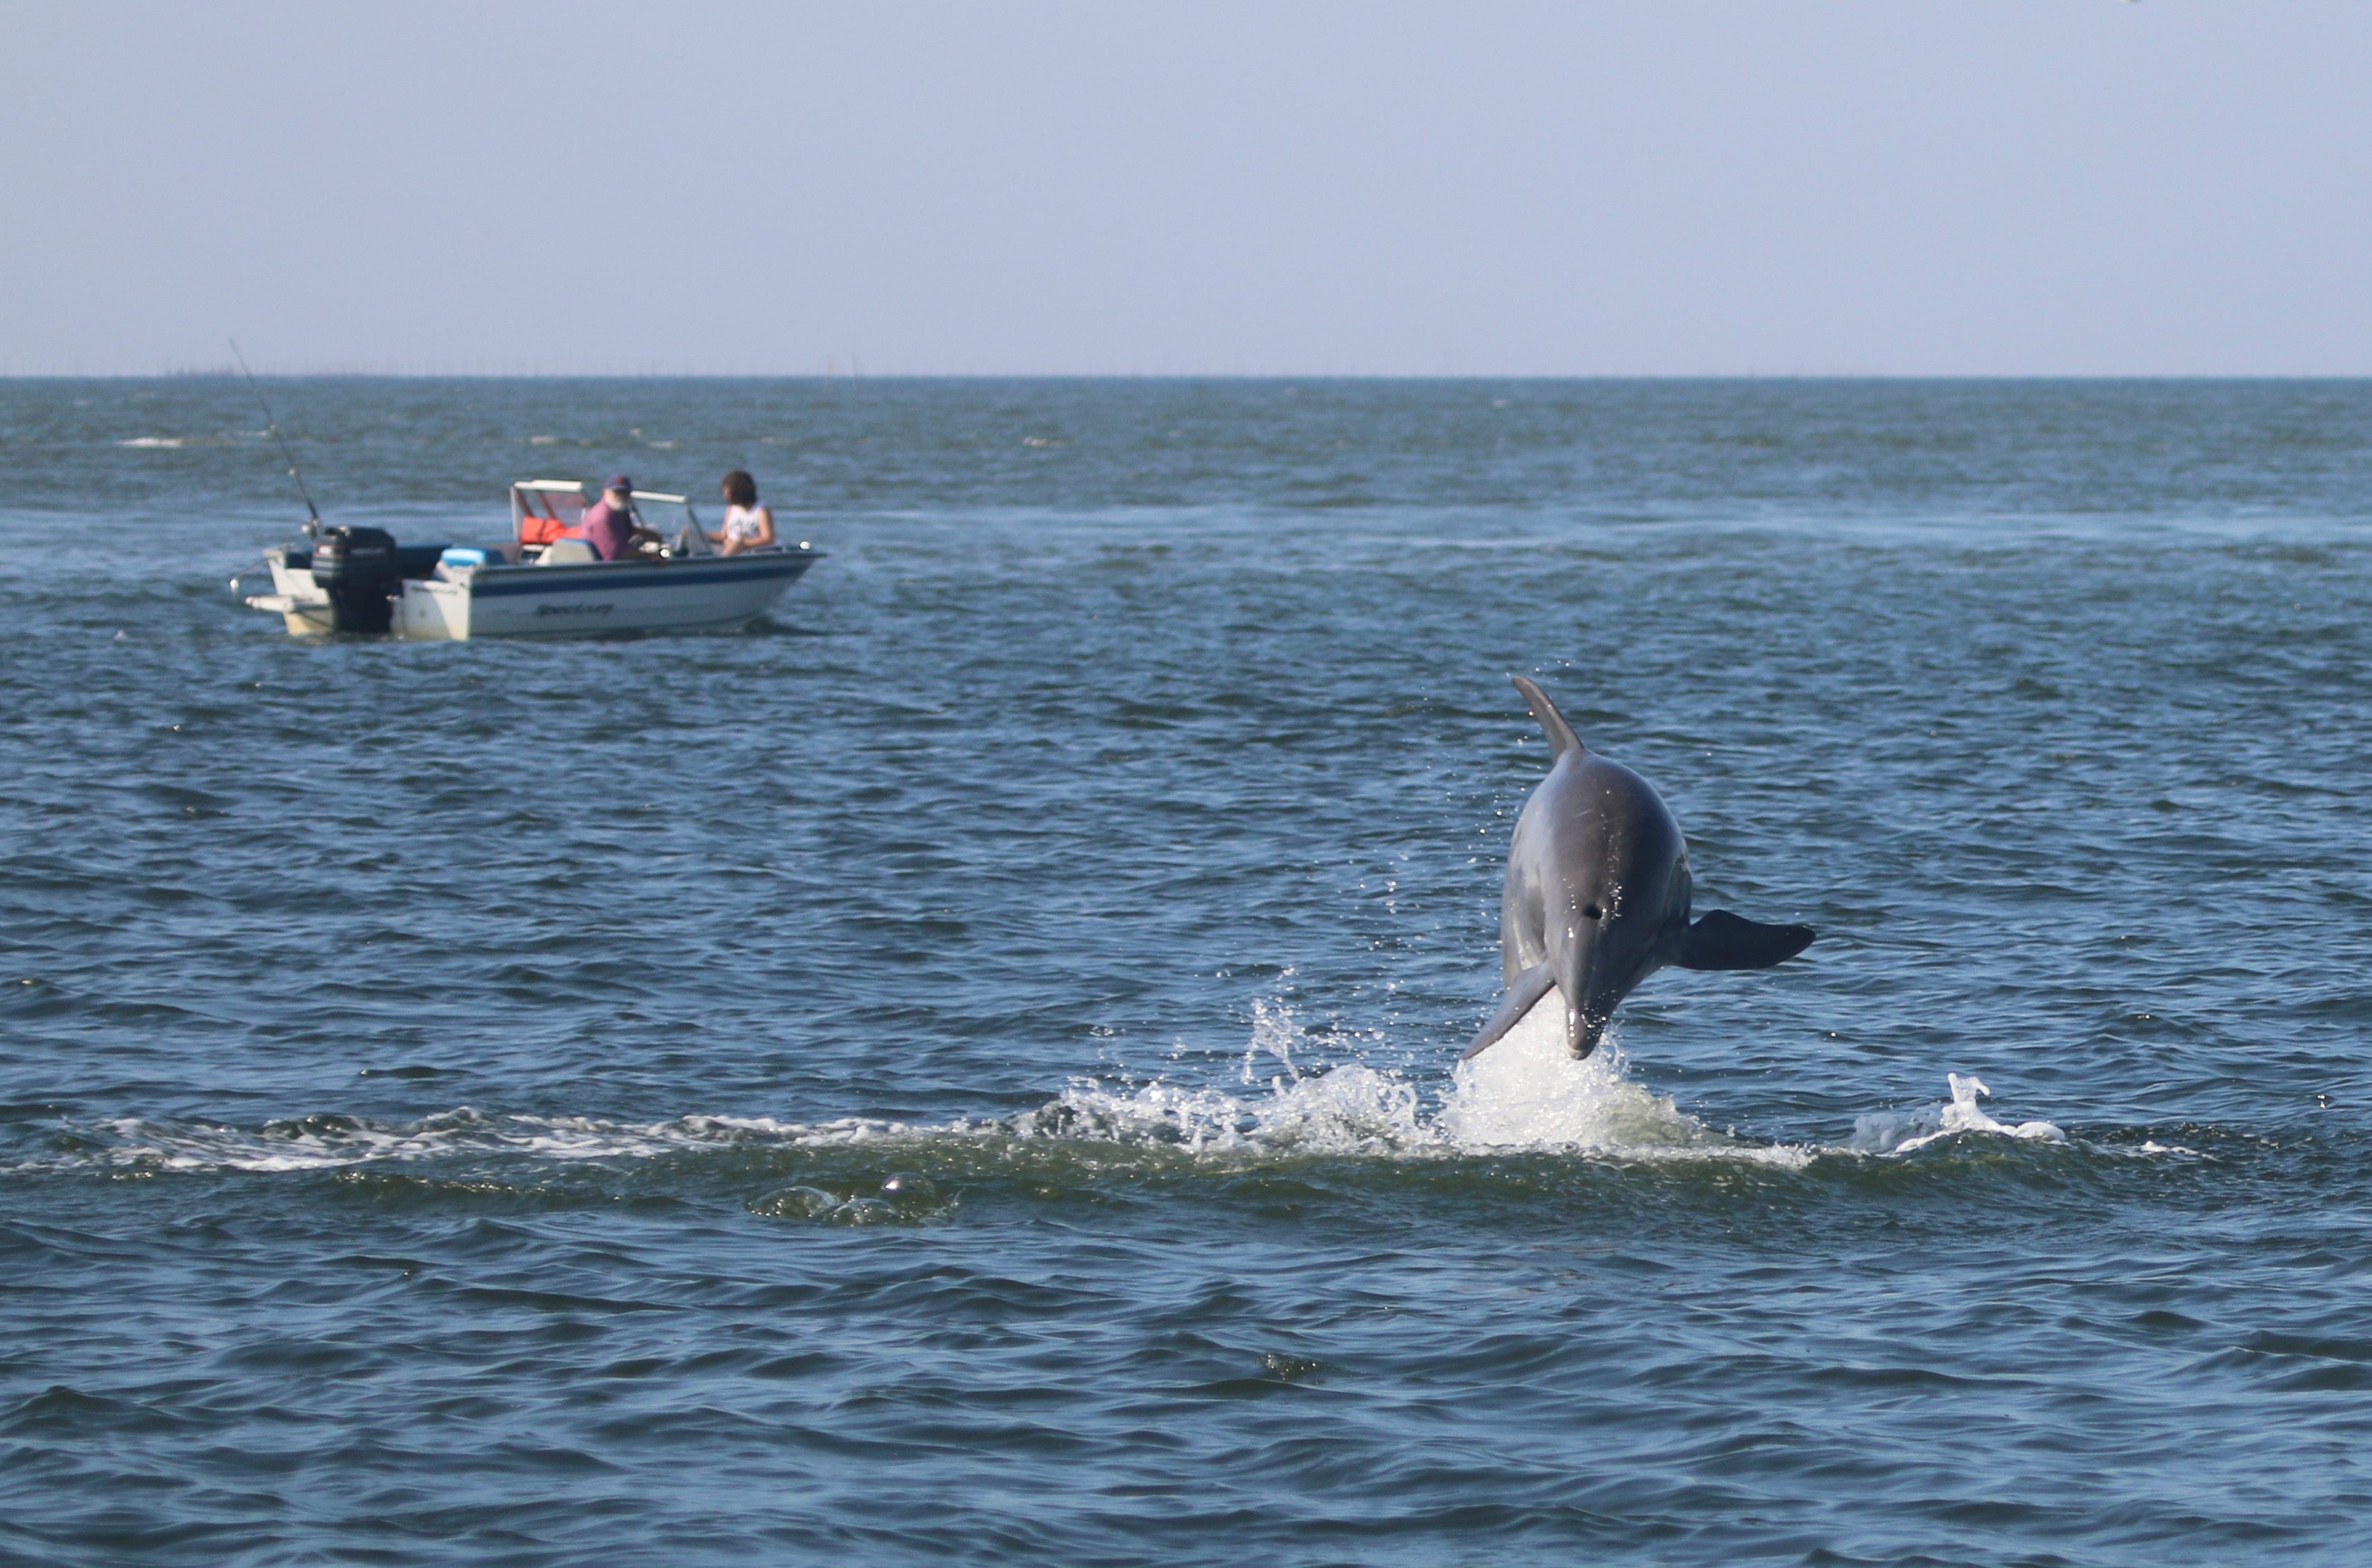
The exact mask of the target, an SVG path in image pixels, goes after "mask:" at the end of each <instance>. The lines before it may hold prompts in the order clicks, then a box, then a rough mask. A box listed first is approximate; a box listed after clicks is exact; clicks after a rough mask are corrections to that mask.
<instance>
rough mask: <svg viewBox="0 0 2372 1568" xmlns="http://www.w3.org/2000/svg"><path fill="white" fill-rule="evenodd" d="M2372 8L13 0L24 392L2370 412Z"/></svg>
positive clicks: (1, 112) (14, 352) (12, 146)
mask: <svg viewBox="0 0 2372 1568" xmlns="http://www.w3.org/2000/svg"><path fill="white" fill-rule="evenodd" d="M2367 198H2372V5H2367V4H2366V3H2365V0H2279V3H2268V0H2143V3H2142V4H2139V5H2128V4H2122V3H2119V0H1728V3H1714V0H1626V3H1620V4H1589V3H1586V0H1566V3H1563V4H1523V3H1514V0H1510V3H1504V4H1496V3H1491V0H1462V3H1459V4H1438V5H1412V4H1381V3H1378V4H1297V3H1295V0H1266V3H1262V4H1247V5H1221V4H1211V5H1200V4H1169V5H1154V4H1124V3H1121V0H1098V3H1081V4H1013V5H1002V4H975V5H963V6H955V5H923V4H912V5H910V4H898V3H880V0H871V3H866V4H855V5H851V4H837V5H794V4H785V3H781V0H774V3H768V4H748V5H744V4H723V3H720V4H711V5H702V4H686V3H670V4H657V3H648V4H635V5H624V4H599V3H579V4H571V5H566V6H531V5H512V4H502V3H489V0H471V3H469V4H462V5H436V4H420V3H406V4H402V5H395V4H388V5H381V6H345V5H327V4H311V3H308V4H290V5H253V4H238V3H222V0H212V3H209V4H205V5H200V6H167V5H162V4H157V5H132V4H106V3H79V4H76V3H69V0H54V3H42V4H25V3H22V0H0V203H5V206H0V219H4V220H5V226H0V245H5V252H0V254H5V261H0V373H9V374H48V373H86V372H87V373H99V372H118V371H123V372H144V373H145V372H150V371H156V370H159V369H170V368H180V367H202V366H220V365H222V364H225V363H227V350H226V349H225V348H224V347H223V340H224V339H225V338H226V337H227V336H237V337H238V339H239V340H240V341H241V343H242V344H243V346H244V347H245V348H246V350H247V352H248V355H249V357H250V359H251V360H252V361H254V362H255V364H256V366H257V367H258V368H259V369H263V370H279V371H295V370H306V369H333V370H334V369H357V370H406V371H409V370H455V371H504V372H507V371H537V370H544V371H668V372H677V371H721V372H791V373H809V372H817V371H821V370H822V369H824V367H825V366H826V363H827V356H831V360H832V362H833V363H834V364H836V365H837V366H838V367H839V368H842V369H843V370H844V369H846V368H848V367H849V366H850V365H851V364H852V363H855V364H859V365H861V366H862V367H863V369H864V370H865V371H866V372H867V373H877V372H957V373H997V372H1017V373H1032V372H1089V373H1099V372H1112V371H1119V372H1215V373H1222V374H1228V373H1252V374H1271V373H1288V374H1308V373H1325V372H1335V373H1383V374H1403V373H1406V374H1427V375H1430V374H1440V373H1451V374H1501V373H1507V374H1550V375H1564V374H1585V375H1589V374H1634V373H1651V374H1698V373H1733V372H1755V373H1802V372H1817V373H1831V372H1842V373H1856V372H1878V373H1895V372H1901V373H1920V374H1924V373H1937V374H2012V375H2017V374H2078V375H2086V374H2142V375H2151V374H2250V375H2254V374H2272V375H2288V374H2298V373H2313V374H2355V375H2362V374H2366V373H2372V308H2367V302H2366V287H2367V282H2372V200H2368V199H2367Z"/></svg>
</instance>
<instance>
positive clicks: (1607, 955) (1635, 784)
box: [1459, 675, 1812, 1062]
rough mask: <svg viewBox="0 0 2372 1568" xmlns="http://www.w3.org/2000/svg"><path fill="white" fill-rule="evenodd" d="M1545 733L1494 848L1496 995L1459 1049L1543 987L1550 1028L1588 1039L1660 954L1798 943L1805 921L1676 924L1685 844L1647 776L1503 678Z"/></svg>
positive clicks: (1701, 956)
mask: <svg viewBox="0 0 2372 1568" xmlns="http://www.w3.org/2000/svg"><path fill="white" fill-rule="evenodd" d="M1512 679H1514V680H1515V682H1516V690H1517V691H1521V692H1522V693H1523V694H1524V701H1525V703H1527V704H1528V705H1529V707H1530V708H1531V710H1532V717H1534V718H1536V719H1538V720H1540V721H1541V729H1543V730H1545V731H1547V732H1548V738H1549V751H1550V758H1551V761H1550V764H1549V776H1548V777H1546V778H1544V779H1542V780H1541V782H1540V783H1539V784H1537V785H1536V786H1534V788H1533V790H1532V793H1531V797H1530V798H1529V799H1528V800H1526V801H1525V802H1524V809H1523V813H1522V815H1520V816H1518V817H1517V819H1516V837H1515V841H1514V842H1512V843H1511V844H1509V845H1508V848H1507V882H1506V891H1505V892H1504V893H1502V894H1501V896H1500V900H1499V957H1500V961H1501V963H1502V965H1503V966H1504V968H1505V970H1506V987H1507V991H1506V995H1505V996H1503V997H1502V998H1500V1001H1499V1010H1498V1011H1497V1012H1495V1013H1494V1014H1492V1015H1491V1021H1490V1022H1489V1023H1487V1024H1485V1025H1483V1032H1482V1033H1481V1034H1479V1035H1476V1036H1475V1037H1474V1043H1473V1044H1472V1045H1470V1046H1468V1047H1467V1048H1466V1055H1465V1056H1461V1057H1459V1061H1461V1062H1462V1061H1464V1060H1466V1057H1470V1056H1472V1055H1474V1054H1475V1053H1476V1052H1478V1051H1482V1050H1483V1048H1484V1047H1486V1046H1488V1045H1490V1044H1491V1043H1492V1042H1493V1041H1494V1040H1497V1039H1498V1038H1499V1037H1500V1036H1502V1035H1504V1034H1506V1032H1507V1031H1508V1030H1509V1029H1511V1028H1515V1027H1516V1025H1517V1023H1518V1022H1519V1021H1521V1019H1522V1018H1523V1016H1524V1015H1525V1014H1527V1013H1529V1012H1530V1011H1531V1010H1532V1008H1533V1006H1534V1005H1536V1004H1538V1003H1539V1001H1540V1000H1541V997H1543V996H1546V995H1547V994H1548V993H1550V992H1551V991H1555V992H1557V993H1559V994H1560V995H1562V996H1563V997H1564V1041H1565V1044H1566V1046H1567V1047H1568V1048H1570V1049H1571V1051H1573V1053H1574V1055H1575V1056H1576V1057H1585V1056H1587V1055H1588V1054H1589V1053H1590V1052H1591V1051H1595V1050H1597V1049H1598V1040H1599V1036H1600V1035H1602V1034H1604V1033H1605V1032H1606V1025H1607V1021H1608V1020H1609V1019H1610V1018H1612V1017H1613V1016H1614V1008H1615V1005H1616V1004H1618V1003H1620V1002H1621V1001H1622V999H1623V998H1624V997H1625V996H1628V995H1629V994H1631V991H1632V988H1633V987H1634V986H1636V985H1637V984H1638V983H1639V982H1640V981H1643V980H1645V979H1646V978H1647V977H1648V976H1649V975H1651V974H1653V973H1655V972H1656V971H1657V970H1659V969H1662V968H1663V967H1664V966H1665V965H1666V964H1678V965H1680V968H1682V969H1684V970H1767V969H1769V968H1770V967H1771V966H1772V965H1773V964H1776V963H1782V962H1785V960H1786V959H1789V958H1794V957H1795V956H1796V954H1798V953H1800V952H1802V951H1803V950H1804V949H1805V948H1806V947H1808V946H1810V944H1811V940H1812V928H1811V927H1810V926H1808V925H1763V924H1761V923H1758V922H1755V921H1751V920H1747V919H1745V918H1743V917H1742V916H1739V915H1734V914H1732V913H1730V912H1728V911H1727V910H1715V911H1712V912H1710V913H1708V914H1707V915H1706V916H1705V917H1704V918H1703V920H1700V921H1698V922H1697V923H1695V924H1693V925H1692V924H1690V923H1689V899H1690V895H1691V885H1690V881H1689V850H1688V845H1687V844H1686V843H1684V842H1681V839H1680V824H1679V823H1678V822H1675V821H1673V820H1672V814H1671V812H1670V811H1669V809H1667V808H1666V807H1665V805H1664V803H1663V801H1662V800H1660V799H1659V798H1657V795H1656V792H1655V791H1654V790H1653V789H1652V788H1650V787H1649V786H1648V784H1647V781H1646V780H1645V779H1643V778H1641V777H1640V776H1639V775H1638V774H1636V773H1634V772H1632V771H1631V770H1630V769H1628V768H1626V767H1624V766H1622V764H1621V763H1620V762H1610V761H1607V760H1606V759H1605V758H1603V757H1598V756H1593V755H1592V754H1591V753H1590V751H1589V749H1588V748H1587V747H1585V746H1584V745H1582V743H1581V738H1580V737H1579V736H1577V735H1576V734H1574V732H1573V726H1571V725H1569V724H1567V723H1565V720H1564V714H1560V713H1558V712H1557V710H1556V704H1555V703H1552V702H1550V701H1549V697H1548V693H1547V692H1545V691H1541V689H1540V688H1539V687H1538V686H1537V685H1535V684H1533V683H1532V682H1531V681H1529V680H1527V679H1524V678H1523V677H1522V676H1520V675H1518V676H1515V677H1513V678H1512Z"/></svg>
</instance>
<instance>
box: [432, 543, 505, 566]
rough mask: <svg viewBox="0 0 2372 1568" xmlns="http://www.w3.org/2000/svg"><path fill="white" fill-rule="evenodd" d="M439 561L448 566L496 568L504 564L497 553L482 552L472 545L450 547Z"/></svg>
mask: <svg viewBox="0 0 2372 1568" xmlns="http://www.w3.org/2000/svg"><path fill="white" fill-rule="evenodd" d="M437 560H438V562H439V563H440V564H443V565H447V566H496V565H500V564H501V563H502V557H501V556H500V555H499V554H497V553H496V552H494V551H491V550H481V549H479V548H478V547H477V546H475V545H471V544H452V545H448V546H446V547H445V553H444V554H443V555H441V556H439V557H437Z"/></svg>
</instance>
